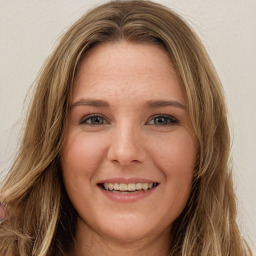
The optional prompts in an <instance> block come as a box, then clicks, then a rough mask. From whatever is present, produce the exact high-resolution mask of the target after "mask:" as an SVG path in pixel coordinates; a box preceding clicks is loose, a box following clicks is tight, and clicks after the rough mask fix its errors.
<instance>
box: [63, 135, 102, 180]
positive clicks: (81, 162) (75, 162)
mask: <svg viewBox="0 0 256 256" xmlns="http://www.w3.org/2000/svg"><path fill="white" fill-rule="evenodd" d="M103 158H104V147H103V143H101V139H100V138H98V139H96V138H95V136H93V137H92V136H90V135H89V136H85V134H84V133H83V132H81V131H80V132H77V133H73V134H70V135H69V136H67V138H66V142H65V145H64V150H63V154H62V159H63V161H62V166H63V169H64V171H66V172H72V173H73V174H75V173H77V174H79V173H80V174H81V173H83V174H84V175H87V176H88V175H90V174H92V173H93V172H94V171H95V170H96V168H97V166H99V164H100V163H101V161H102V160H103Z"/></svg>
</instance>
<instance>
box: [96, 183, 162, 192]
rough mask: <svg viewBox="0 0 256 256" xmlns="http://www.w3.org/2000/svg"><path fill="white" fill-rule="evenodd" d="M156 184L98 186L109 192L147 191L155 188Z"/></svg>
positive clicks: (104, 184) (108, 184) (102, 184)
mask: <svg viewBox="0 0 256 256" xmlns="http://www.w3.org/2000/svg"><path fill="white" fill-rule="evenodd" d="M157 185H158V183H152V182H151V183H128V184H126V183H100V184H99V186H100V187H102V188H103V189H104V190H107V191H111V192H136V191H147V190H150V189H152V188H154V187H156V186H157Z"/></svg>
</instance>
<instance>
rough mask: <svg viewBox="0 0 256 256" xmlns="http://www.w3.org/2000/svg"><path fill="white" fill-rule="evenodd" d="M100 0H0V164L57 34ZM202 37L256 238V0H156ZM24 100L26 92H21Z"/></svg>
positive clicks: (246, 222)
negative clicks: (222, 100)
mask: <svg viewBox="0 0 256 256" xmlns="http://www.w3.org/2000/svg"><path fill="white" fill-rule="evenodd" d="M103 2H106V1H103V0H84V1H82V0H76V1H71V0H55V1H50V0H44V1H38V0H23V1H20V0H8V1H7V0H6V1H1V0H0V124H1V125H0V171H5V172H7V171H8V168H9V167H10V163H11V162H12V159H13V157H14V155H15V150H16V149H17V145H18V142H19V140H20V138H21V124H22V119H23V117H24V112H25V111H24V104H23V103H24V99H25V96H26V95H27V92H28V89H29V87H30V86H31V85H32V83H33V81H34V79H35V77H36V75H37V72H38V71H39V69H40V67H41V65H42V64H43V62H44V60H45V58H46V57H47V56H48V55H49V54H50V52H51V50H52V49H53V46H54V45H55V41H56V39H57V38H58V37H59V36H60V35H61V33H62V32H64V31H66V29H67V28H68V27H69V26H70V25H71V24H72V23H73V22H74V21H75V20H76V19H77V18H78V17H80V16H81V15H82V14H83V13H84V12H85V11H86V10H88V9H89V8H92V7H94V6H96V5H98V4H100V3H103ZM157 2H159V3H162V4H165V5H167V6H169V7H170V8H172V9H174V10H175V11H176V12H178V13H179V14H180V15H181V16H183V17H184V18H185V19H186V20H187V21H188V22H189V24H190V25H191V26H192V27H193V28H194V30H195V31H196V32H197V34H198V35H199V37H200V38H201V40H202V41H203V43H204V45H205V47H206V49H207V50H208V52H209V55H210V57H211V59H212V61H213V63H214V65H215V67H216V70H217V72H218V74H219V76H220V79H221V81H222V83H223V86H224V90H225V93H226V98H227V104H228V109H229V118H230V127H231V131H232V136H233V146H232V153H233V159H234V160H233V165H234V180H235V187H236V191H237V197H238V206H239V223H240V226H241V228H242V231H243V235H244V236H245V237H247V238H248V237H249V238H250V239H251V243H253V244H255V245H256V200H255V199H254V195H255V194H256V186H255V183H256V167H255V166H256V135H255V134H256V114H255V112H256V100H255V98H256V68H255V63H256V15H255V13H256V1H255V0H225V1H223V0H193V1H192V0H182V1H181V0H158V1H157ZM28 99H29V97H28Z"/></svg>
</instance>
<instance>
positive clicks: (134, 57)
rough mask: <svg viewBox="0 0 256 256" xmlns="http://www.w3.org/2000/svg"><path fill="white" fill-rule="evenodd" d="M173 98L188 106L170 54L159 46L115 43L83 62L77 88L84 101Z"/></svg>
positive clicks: (98, 49)
mask: <svg viewBox="0 0 256 256" xmlns="http://www.w3.org/2000/svg"><path fill="white" fill-rule="evenodd" d="M88 95H89V96H90V97H109V98H111V97H115V98H116V99H117V98H119V99H120V100H123V98H124V97H125V98H126V99H128V98H133V100H135V99H136V98H138V99H139V98H144V99H147V98H152V96H153V95H154V97H156V98H157V97H160V98H163V97H164V98H165V100H169V99H170V97H174V98H176V99H175V100H179V101H182V102H183V103H185V102H184V96H183V94H182V91H181V88H180V83H179V79H178V76H177V73H176V72H175V70H174V68H173V65H172V62H171V60H170V58H169V55H168V54H167V52H166V51H165V50H164V49H163V48H161V47H160V46H157V45H152V44H145V43H131V42H125V41H121V42H111V43H104V44H101V45H98V46H96V47H94V48H93V49H91V50H90V51H88V52H87V53H86V54H85V56H84V58H83V60H82V61H81V63H80V65H79V68H78V72H77V74H76V77H75V82H74V87H73V101H74V100H79V98H80V97H84V96H88Z"/></svg>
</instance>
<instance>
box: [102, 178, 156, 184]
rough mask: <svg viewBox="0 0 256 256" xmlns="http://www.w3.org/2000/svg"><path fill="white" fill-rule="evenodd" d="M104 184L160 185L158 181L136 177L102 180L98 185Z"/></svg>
mask: <svg viewBox="0 0 256 256" xmlns="http://www.w3.org/2000/svg"><path fill="white" fill-rule="evenodd" d="M102 183H124V184H129V183H159V182H157V181H156V180H153V179H145V178H136V177H130V178H127V177H114V178H108V179H104V180H101V181H100V182H98V184H102Z"/></svg>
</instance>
